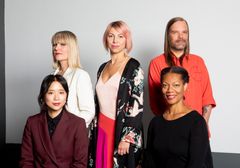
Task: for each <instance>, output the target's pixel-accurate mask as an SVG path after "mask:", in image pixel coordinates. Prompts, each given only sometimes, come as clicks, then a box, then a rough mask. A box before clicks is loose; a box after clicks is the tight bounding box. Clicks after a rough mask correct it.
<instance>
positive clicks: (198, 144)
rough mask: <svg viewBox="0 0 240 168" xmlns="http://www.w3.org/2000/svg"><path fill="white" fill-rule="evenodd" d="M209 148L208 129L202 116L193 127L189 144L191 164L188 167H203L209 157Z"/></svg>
mask: <svg viewBox="0 0 240 168" xmlns="http://www.w3.org/2000/svg"><path fill="white" fill-rule="evenodd" d="M208 149H209V139H208V130H207V125H206V122H205V120H204V119H203V118H202V119H201V120H198V121H197V122H195V123H194V124H193V126H192V128H191V137H190V146H189V152H190V154H189V156H190V159H189V164H188V166H187V168H202V167H204V166H203V165H204V164H205V162H206V159H207V151H208Z"/></svg>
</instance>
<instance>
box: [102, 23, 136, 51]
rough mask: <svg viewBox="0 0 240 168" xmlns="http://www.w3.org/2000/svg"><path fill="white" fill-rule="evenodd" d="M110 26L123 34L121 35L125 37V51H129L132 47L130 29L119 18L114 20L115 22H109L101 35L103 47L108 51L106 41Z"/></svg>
mask: <svg viewBox="0 0 240 168" xmlns="http://www.w3.org/2000/svg"><path fill="white" fill-rule="evenodd" d="M111 28H114V29H116V30H117V31H118V32H121V33H122V34H123V36H124V37H125V39H126V46H125V48H126V49H127V53H129V52H130V51H131V49H132V37H131V31H130V29H129V27H128V26H127V24H126V23H125V22H123V21H121V20H119V21H115V22H111V23H110V24H109V25H108V26H107V28H106V30H105V32H104V35H103V45H104V48H105V49H106V50H107V51H108V43H107V37H108V34H109V32H110V30H111Z"/></svg>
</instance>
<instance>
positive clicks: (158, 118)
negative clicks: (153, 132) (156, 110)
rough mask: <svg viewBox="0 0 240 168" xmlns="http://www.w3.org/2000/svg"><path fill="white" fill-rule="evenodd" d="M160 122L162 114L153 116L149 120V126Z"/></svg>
mask: <svg viewBox="0 0 240 168" xmlns="http://www.w3.org/2000/svg"><path fill="white" fill-rule="evenodd" d="M161 122H162V116H155V117H153V118H152V120H151V121H150V124H149V126H150V127H155V126H156V125H159V124H160V123H161Z"/></svg>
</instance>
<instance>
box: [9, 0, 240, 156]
mask: <svg viewBox="0 0 240 168" xmlns="http://www.w3.org/2000/svg"><path fill="white" fill-rule="evenodd" d="M239 2H240V1H238V0H222V1H219V0H211V1H209V0H201V1H200V0H199V1H196V0H195V1H194V0H182V1H179V0H168V1H165V0H121V1H113V0H101V1H94V0H68V1H65V0H51V1H49V0H18V1H17V0H7V1H5V41H6V42H5V43H6V44H5V46H6V50H5V52H6V123H7V124H6V142H7V143H20V142H21V138H22V132H23V127H24V125H25V122H26V119H27V117H28V116H30V115H33V114H36V113H38V110H39V108H38V104H37V95H38V92H39V88H40V83H41V81H42V79H43V78H44V76H46V75H47V74H49V73H50V72H51V71H52V67H51V63H52V57H51V43H50V39H51V36H52V35H53V34H54V33H55V32H56V31H60V30H70V31H73V32H74V33H75V34H76V35H77V36H78V39H79V43H80V51H81V62H82V65H83V67H84V69H85V70H86V71H88V72H89V74H90V76H91V79H92V82H93V84H95V81H96V71H97V69H98V67H99V65H100V64H101V63H102V62H104V61H106V60H107V59H109V58H108V56H107V54H106V52H105V50H104V48H103V45H102V35H103V32H104V30H105V28H106V26H107V25H108V23H110V22H112V21H115V20H123V21H125V22H126V23H127V24H128V25H129V27H130V28H131V30H132V35H133V45H134V46H133V50H132V52H131V53H130V55H131V56H133V57H134V58H136V59H138V60H139V61H140V62H141V64H142V67H143V69H144V71H145V113H144V124H145V131H146V130H147V126H148V123H149V120H150V119H151V118H152V113H151V112H150V110H149V104H148V88H147V87H148V86H147V73H148V65H149V62H150V60H151V59H152V58H154V57H155V56H157V55H158V54H160V53H162V52H163V40H164V31H165V26H166V24H167V21H168V20H169V19H171V18H172V17H175V16H181V17H184V18H185V19H186V20H187V21H188V23H189V27H190V45H191V52H192V53H194V54H198V55H200V56H201V57H202V58H203V59H204V60H205V62H206V65H207V67H208V70H209V74H210V78H211V82H212V87H213V93H214V97H215V99H216V102H217V107H216V108H215V109H214V110H213V112H212V116H211V119H210V129H211V132H212V137H211V146H212V151H214V152H227V153H240V145H239V142H240V131H239V129H240V125H239V123H240V121H239V120H240V110H239V104H240V103H239V95H240V87H239V85H240V77H239V76H240V75H239V72H240V70H239V62H240V55H239V53H238V48H239V44H240V43H239V39H240V35H239V32H240V11H239V6H240V4H239ZM146 133H147V132H145V134H146Z"/></svg>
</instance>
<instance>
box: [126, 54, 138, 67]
mask: <svg viewBox="0 0 240 168" xmlns="http://www.w3.org/2000/svg"><path fill="white" fill-rule="evenodd" d="M127 66H131V67H133V68H138V67H140V62H139V61H138V60H136V59H135V58H132V57H131V58H130V59H129V61H128V63H127Z"/></svg>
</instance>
